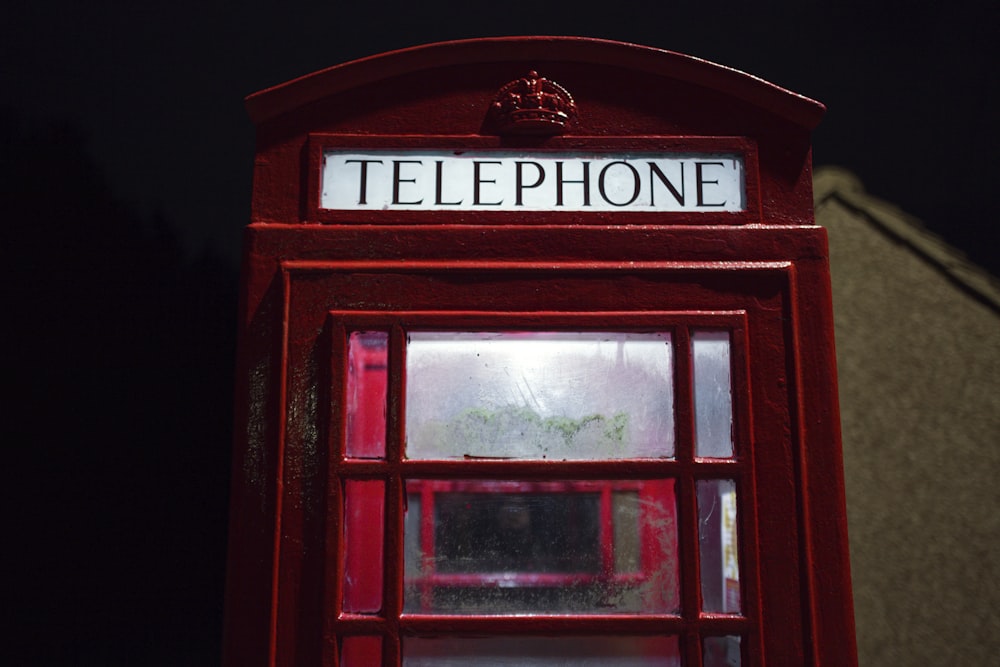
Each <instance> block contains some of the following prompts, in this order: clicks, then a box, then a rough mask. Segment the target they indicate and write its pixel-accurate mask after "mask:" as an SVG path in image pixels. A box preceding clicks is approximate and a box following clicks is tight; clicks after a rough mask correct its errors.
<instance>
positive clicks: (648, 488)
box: [404, 480, 678, 614]
mask: <svg viewBox="0 0 1000 667" xmlns="http://www.w3.org/2000/svg"><path fill="white" fill-rule="evenodd" d="M407 491H408V502H407V512H406V518H405V521H404V532H405V534H404V545H405V546H404V552H405V553H404V558H405V563H404V585H405V591H404V598H405V599H404V608H405V611H407V612H410V613H455V614H516V613H531V612H540V613H568V612H573V613H584V614H586V613H598V614H600V613H630V612H646V613H675V612H676V611H677V609H678V565H677V523H676V502H675V499H674V483H673V480H641V481H618V482H606V481H574V482H569V481H567V482H528V481H489V480H479V481H461V480H457V481H456V480H452V481H448V480H410V481H409V482H407Z"/></svg>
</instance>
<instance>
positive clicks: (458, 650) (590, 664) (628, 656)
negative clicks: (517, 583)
mask: <svg viewBox="0 0 1000 667" xmlns="http://www.w3.org/2000/svg"><path fill="white" fill-rule="evenodd" d="M403 665H404V667H469V665H476V667H510V665H519V667H680V665H681V659H680V650H679V646H678V641H677V637H674V636H653V637H643V636H628V635H615V636H606V635H598V636H583V637H530V636H524V637H520V636H514V637H441V638H424V637H406V638H404V639H403Z"/></svg>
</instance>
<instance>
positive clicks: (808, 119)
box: [246, 36, 825, 130]
mask: <svg viewBox="0 0 1000 667" xmlns="http://www.w3.org/2000/svg"><path fill="white" fill-rule="evenodd" d="M517 61H524V62H525V63H535V62H539V61H559V62H566V63H573V64H575V65H578V66H580V67H587V66H612V67H618V68H625V69H629V70H633V71H636V72H642V73H646V74H649V75H653V76H657V77H665V78H670V79H675V80H677V81H680V82H686V83H691V84H695V85H698V86H701V87H706V88H710V89H712V90H714V91H715V92H717V93H720V94H722V95H724V96H728V97H731V98H733V99H735V100H740V101H743V102H745V103H749V104H751V105H754V106H757V107H759V108H760V109H763V110H767V111H770V112H771V113H773V114H775V115H777V116H779V117H781V118H783V119H785V120H786V121H788V122H790V123H793V124H796V125H800V126H802V127H803V128H805V129H807V130H812V129H814V128H815V127H816V125H817V124H818V123H819V121H820V119H821V118H822V116H823V113H824V111H825V107H824V106H823V105H822V104H821V103H819V102H817V101H815V100H812V99H809V98H808V97H805V96H803V95H799V94H797V93H793V92H791V91H789V90H785V89H784V88H781V87H779V86H776V85H774V84H772V83H769V82H767V81H765V80H763V79H760V78H758V77H755V76H752V75H750V74H747V73H745V72H741V71H739V70H737V69H733V68H731V67H725V66H722V65H717V64H715V63H712V62H709V61H707V60H702V59H700V58H695V57H693V56H688V55H684V54H681V53H676V52H673V51H666V50H663V49H657V48H652V47H648V46H642V45H638V44H630V43H626V42H617V41H612V40H605V39H595V38H590V37H549V36H531V37H492V38H483V39H468V40H457V41H449V42H438V43H434V44H425V45H421V46H415V47H410V48H405V49H400V50H397V51H391V52H387V53H381V54H378V55H373V56H369V57H366V58H361V59H358V60H353V61H350V62H347V63H343V64H340V65H335V66H333V67H328V68H326V69H323V70H320V71H317V72H313V73H311V74H307V75H305V76H302V77H299V78H297V79H293V80H291V81H288V82H285V83H282V84H280V85H277V86H274V87H271V88H267V89H265V90H262V91H260V92H257V93H254V94H252V95H250V96H249V97H247V99H246V105H247V110H248V112H249V113H250V117H251V119H252V120H253V121H254V123H256V124H258V125H260V124H263V123H266V122H268V121H270V120H272V119H274V118H276V117H278V116H281V115H282V114H285V113H287V112H289V111H293V110H295V109H298V108H300V107H304V106H307V105H309V104H312V103H314V102H317V101H319V100H322V99H323V98H325V97H329V96H332V95H336V94H338V93H342V92H345V91H349V90H351V89H354V88H361V87H363V86H368V85H372V84H377V83H378V82H380V81H385V80H387V79H391V78H393V77H401V76H406V75H410V74H414V73H417V72H420V71H423V70H430V69H436V68H441V67H447V66H453V65H459V64H461V65H468V66H476V65H484V64H490V63H499V62H502V63H513V62H517Z"/></svg>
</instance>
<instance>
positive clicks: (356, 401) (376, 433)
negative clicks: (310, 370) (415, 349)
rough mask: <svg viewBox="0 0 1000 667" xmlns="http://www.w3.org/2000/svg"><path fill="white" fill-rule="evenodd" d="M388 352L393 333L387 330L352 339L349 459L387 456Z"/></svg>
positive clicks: (357, 334) (354, 335) (363, 333)
mask: <svg viewBox="0 0 1000 667" xmlns="http://www.w3.org/2000/svg"><path fill="white" fill-rule="evenodd" d="M388 350H389V334H387V333H386V332H384V331H355V332H353V333H352V334H351V335H350V338H349V339H348V342H347V360H348V365H347V437H346V440H347V442H346V446H345V449H346V454H347V456H349V457H352V458H364V459H375V458H383V457H384V456H385V396H386V386H387V384H388V382H387V380H388V377H389V376H388V364H387V361H388Z"/></svg>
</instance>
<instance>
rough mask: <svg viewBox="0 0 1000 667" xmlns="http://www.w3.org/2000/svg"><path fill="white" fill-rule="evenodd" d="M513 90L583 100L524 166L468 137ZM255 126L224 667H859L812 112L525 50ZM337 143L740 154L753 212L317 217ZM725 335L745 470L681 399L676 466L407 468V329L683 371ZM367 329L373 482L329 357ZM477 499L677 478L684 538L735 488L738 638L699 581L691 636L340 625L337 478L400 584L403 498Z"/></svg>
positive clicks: (438, 64)
mask: <svg viewBox="0 0 1000 667" xmlns="http://www.w3.org/2000/svg"><path fill="white" fill-rule="evenodd" d="M530 69H535V70H537V71H538V72H539V73H540V74H541V75H543V76H546V77H551V78H552V79H554V80H556V81H558V82H559V83H560V84H561V85H563V86H565V87H566V88H567V89H568V90H569V91H570V92H571V93H572V94H573V96H574V99H575V100H576V102H577V105H578V108H579V115H578V118H577V119H576V121H574V124H573V125H572V127H571V128H569V129H568V130H567V134H566V135H565V136H563V137H561V138H551V139H539V140H536V141H535V142H534V143H533V142H531V141H525V140H520V139H519V140H513V139H497V138H495V137H493V138H491V137H487V136H485V135H484V124H483V119H484V116H485V112H486V109H487V107H488V105H489V103H490V100H492V99H493V96H494V94H495V93H496V91H497V89H498V88H499V87H500V86H502V85H503V84H504V83H506V82H507V81H510V80H511V79H512V78H514V77H518V76H524V74H525V73H526V72H527V71H528V70H530ZM248 109H249V110H250V113H251V116H252V117H253V119H254V121H255V123H256V126H257V152H256V161H255V169H254V197H253V202H252V212H251V216H252V224H251V226H250V228H249V229H248V231H247V236H246V255H245V262H244V278H243V290H242V294H241V306H240V312H241V321H240V327H241V332H240V334H241V343H240V357H239V369H240V370H239V374H238V380H237V388H236V392H237V393H236V397H237V400H236V405H237V415H236V425H237V429H236V432H237V435H236V439H235V449H234V459H233V483H232V501H231V507H232V516H233V520H232V524H231V529H230V566H229V571H228V585H227V620H226V629H225V661H226V664H228V665H232V666H237V665H238V666H239V667H245V666H253V665H267V666H268V667H279V666H281V667H285V666H292V665H296V666H298V665H303V666H305V665H319V664H324V665H332V664H336V662H335V659H336V657H337V652H338V650H340V649H341V648H343V651H344V653H345V655H347V656H348V657H350V656H351V655H355V656H359V657H357V658H356V659H357V660H368V661H377V660H379V659H380V658H381V661H382V664H384V665H390V666H391V665H398V664H399V660H400V654H399V643H398V642H396V641H386V642H381V643H379V642H375V641H373V640H372V639H371V636H373V635H378V636H388V637H399V636H400V635H401V633H403V632H404V631H405V632H412V633H421V632H443V633H448V632H454V633H460V634H496V633H500V634H505V633H512V632H518V633H527V634H535V635H546V634H552V633H557V634H558V633H567V634H577V635H579V634H592V633H596V632H610V633H615V632H626V631H627V632H633V633H634V632H638V633H640V634H645V635H654V634H659V633H676V634H677V635H679V637H680V639H681V645H682V647H683V648H682V650H683V651H684V655H685V658H686V659H687V663H686V664H687V665H697V664H698V660H700V658H701V652H702V646H701V642H700V637H701V636H702V635H703V634H705V633H709V634H714V635H725V634H742V635H743V636H744V638H745V639H744V642H743V648H742V651H743V656H744V663H745V664H749V665H754V666H757V665H764V664H767V665H768V666H769V667H775V666H785V665H788V666H792V667H800V666H802V665H809V666H810V667H819V666H821V665H831V666H836V667H842V666H843V667H847V666H850V665H855V664H856V662H857V658H856V654H855V643H854V627H853V616H852V609H851V593H850V569H849V565H848V558H847V532H846V513H845V502H844V489H843V475H842V462H841V451H840V432H839V422H838V412H837V387H836V371H835V363H834V345H833V328H832V321H831V318H832V315H831V313H832V305H831V298H830V286H829V267H828V260H827V258H828V250H827V246H826V235H825V232H824V231H823V230H822V229H820V228H817V227H815V226H814V225H813V217H812V189H811V175H812V173H811V159H810V138H809V133H810V131H811V130H812V129H813V128H814V127H815V125H816V123H817V122H818V121H819V118H820V116H821V115H822V113H823V107H822V105H820V104H818V103H816V102H813V101H812V100H808V99H806V98H803V97H801V96H797V95H794V94H793V93H789V92H788V91H784V90H781V89H780V88H777V87H775V86H772V85H770V84H767V83H766V82H763V81H761V80H759V79H755V78H753V77H750V76H748V75H745V74H743V73H740V72H736V71H734V70H731V69H727V68H724V67H720V66H717V65H713V64H711V63H706V62H704V61H700V60H698V59H695V58H689V57H687V56H682V55H679V54H675V53H670V52H666V51H661V50H657V49H650V48H646V47H640V46H636V45H631V44H620V43H614V42H607V41H603V40H589V39H578V38H550V37H541V38H496V39H486V40H472V41H467V42H454V43H444V44H436V45H429V46H425V47H417V48H414V49H407V50H403V51H399V52H395V53H390V54H383V55H380V56H375V57H372V58H367V59H364V60H361V61H356V62H354V63H348V64H345V65H341V66H337V67H334V68H331V69H329V70H325V71H323V72H318V73H316V74H314V75H310V76H308V77H304V78H302V79H299V80H296V81H293V82H290V83H288V84H284V85H282V86H279V87H276V88H274V89H271V90H268V91H264V92H262V93H258V94H257V95H254V96H252V97H251V98H250V99H248ZM351 137H357V144H356V147H364V146H374V145H382V146H389V147H394V146H399V147H403V148H405V147H407V146H418V145H421V146H426V147H445V148H446V147H447V145H446V144H449V142H463V141H465V139H463V138H467V140H468V144H463V145H477V146H497V147H503V148H507V147H509V146H514V147H519V146H520V147H527V148H530V149H532V150H539V151H544V150H553V149H554V148H556V147H566V146H573V145H574V142H576V143H581V142H582V143H584V144H586V146H587V149H588V150H591V149H593V150H595V151H596V150H601V149H602V148H603V149H606V150H616V149H620V148H621V147H622V146H632V145H634V146H635V148H636V150H639V149H645V150H659V149H662V147H663V146H671V145H676V146H679V147H682V146H685V145H687V144H686V143H685V142H687V141H688V140H692V141H693V142H695V143H697V142H698V141H705V142H708V143H704V144H701V145H702V146H705V145H711V144H713V142H718V143H717V144H715V145H722V146H725V147H726V148H727V149H733V150H738V149H739V147H741V146H742V147H743V150H744V151H745V152H744V156H745V164H746V167H747V174H748V185H751V183H750V180H752V179H756V186H753V187H752V188H751V187H748V190H747V198H748V204H751V203H753V202H757V204H754V208H753V209H752V210H751V211H748V212H747V213H743V214H735V215H721V216H716V215H715V214H712V217H711V219H709V218H703V217H701V216H700V214H699V215H698V216H697V217H692V216H691V215H690V214H684V215H680V214H662V215H656V216H646V217H641V216H640V217H636V216H632V217H630V218H625V217H622V218H619V217H613V218H611V217H609V218H600V217H594V216H591V215H588V214H571V215H566V216H559V215H551V216H541V217H536V216H534V215H532V216H530V217H527V216H521V217H516V216H499V217H492V218H491V217H489V216H487V217H483V218H479V217H477V216H475V215H471V214H470V215H465V214H462V215H454V214H448V213H447V212H442V213H441V214H440V215H422V213H423V212H419V211H418V212H402V213H393V214H386V215H384V216H375V215H371V216H369V217H365V215H367V214H365V215H350V216H348V215H341V214H339V213H330V212H326V211H320V210H319V209H318V206H317V203H316V202H317V199H316V198H315V190H313V189H312V188H315V187H316V185H317V184H318V178H319V175H318V172H317V171H316V168H317V165H316V157H315V156H316V155H318V153H317V152H316V151H319V150H321V148H322V145H323V142H325V141H344V142H345V144H346V143H349V140H350V138H351ZM651 138H654V139H651ZM704 138H708V139H704ZM380 142H381V144H380ZM730 142H732V143H730ZM692 145H694V144H692ZM310 160H312V162H310ZM751 169H753V170H754V171H752V173H751ZM421 216H422V217H421ZM595 222H596V223H597V224H595ZM331 313H332V314H331ZM697 313H701V314H700V315H698V314H697ZM736 313H743V314H742V315H739V316H738V317H737V318H736V319H738V320H739V321H738V322H734V321H727V322H726V323H725V324H724V325H722V326H724V328H728V329H730V330H732V331H734V332H736V333H735V334H734V335H735V336H736V338H734V350H740V352H738V354H735V355H734V357H733V359H732V363H733V383H734V386H735V387H737V388H738V390H737V392H736V394H737V395H736V396H735V400H734V403H735V407H736V412H735V414H734V419H735V420H736V423H737V428H738V437H737V443H738V447H739V450H738V456H737V459H735V460H734V461H695V460H694V459H693V444H692V443H693V437H694V434H693V428H694V426H693V424H694V421H693V418H692V407H691V405H690V401H687V400H686V399H685V400H681V397H682V396H683V395H684V394H683V393H682V392H677V394H676V396H677V397H678V403H677V405H676V416H675V419H676V423H677V425H678V432H677V439H676V442H677V453H676V460H672V461H663V460H642V461H596V462H587V461H584V462H566V463H562V462H556V463H551V462H550V463H542V464H540V463H538V462H529V461H520V462H516V461H492V460H485V461H471V462H464V461H403V460H402V459H401V458H400V457H401V447H402V442H401V437H402V421H401V419H402V415H403V410H404V409H405V405H403V397H404V396H405V393H404V391H403V382H404V378H403V365H402V364H403V354H404V333H405V331H406V330H407V329H408V328H411V327H414V326H418V327H419V326H424V325H427V324H428V323H430V324H433V325H434V327H435V328H441V327H443V326H445V324H446V325H447V326H448V327H450V328H453V329H455V330H460V329H468V328H469V327H473V326H477V325H482V323H483V322H491V323H493V324H494V326H503V327H510V328H518V329H525V328H526V329H529V330H530V329H538V328H540V327H543V326H544V327H546V328H548V327H553V326H556V327H559V326H563V327H566V328H575V327H581V326H583V327H588V326H598V325H600V327H601V328H606V329H611V330H614V329H620V328H623V327H624V328H626V329H627V328H629V327H632V326H634V327H637V328H639V329H642V328H645V327H651V328H652V329H653V330H657V329H660V328H661V327H668V328H671V327H674V328H673V329H672V330H673V331H674V335H675V338H674V343H675V345H676V349H688V347H689V346H688V344H687V342H686V341H685V340H684V336H686V335H687V331H688V329H687V327H689V326H719V322H720V319H719V318H720V317H722V318H727V317H729V318H734V317H736V315H734V314H736ZM699 318H700V319H699ZM376 324H377V325H379V326H383V327H384V330H387V331H389V333H390V350H389V355H388V361H389V378H390V379H389V396H390V398H389V401H388V406H387V407H388V410H387V419H388V430H387V436H388V437H387V442H386V460H385V461H378V460H368V459H354V460H345V459H343V458H342V457H340V452H341V451H342V449H341V448H342V439H343V436H342V424H343V419H344V416H345V409H346V408H345V405H344V402H343V391H344V386H345V381H346V379H345V377H344V375H345V372H344V367H345V364H344V359H343V358H342V356H340V355H342V351H343V350H345V349H346V344H347V343H346V336H347V334H348V332H349V331H351V330H355V328H356V327H362V326H363V327H370V326H375V325H376ZM675 325H676V326H675ZM684 354H685V355H687V354H688V353H687V352H685V353H684ZM675 361H676V363H675V373H676V378H675V379H676V381H677V382H678V383H680V384H681V385H683V386H689V385H690V382H691V375H690V358H689V357H688V356H684V357H683V358H678V359H676V360H675ZM740 406H743V407H740ZM470 471H471V472H470ZM470 474H471V475H472V477H474V478H479V479H490V478H501V479H525V480H545V479H583V480H600V479H614V480H621V479H624V480H639V479H651V478H672V479H676V480H677V486H676V488H675V492H676V495H677V498H678V508H677V509H678V522H679V524H680V528H681V533H682V534H684V535H691V534H694V533H693V531H694V530H695V528H696V526H697V518H698V517H697V507H696V504H695V502H694V500H695V483H696V481H697V480H698V479H703V478H713V477H726V478H733V479H736V480H737V487H738V493H739V495H740V507H739V509H740V512H739V517H738V520H739V531H740V538H741V545H742V549H743V551H742V552H741V554H740V557H741V567H742V569H743V573H744V580H743V591H742V592H743V604H744V607H745V611H744V615H743V616H744V617H745V618H740V617H732V616H725V615H713V614H707V615H701V614H699V613H698V608H699V600H698V596H699V591H698V590H697V588H696V587H694V586H692V585H691V584H692V582H696V581H697V577H696V576H694V578H693V579H692V578H691V577H692V576H693V575H691V574H685V575H684V577H682V587H681V612H682V613H681V614H680V615H655V614H654V615H596V616H587V617H572V616H561V617H546V618H544V619H538V621H537V622H534V623H527V622H524V621H521V620H519V619H513V618H499V619H498V618H493V617H458V616H429V615H408V616H406V617H401V614H400V612H401V610H402V590H401V581H399V580H392V578H391V577H384V580H385V584H386V585H385V590H384V591H383V607H384V609H383V612H384V613H385V616H384V617H380V616H378V615H372V614H356V613H351V614H346V613H343V612H342V610H341V609H340V608H339V605H340V600H341V599H342V593H341V585H342V581H341V574H340V573H342V572H343V571H344V565H345V560H346V558H347V555H346V554H345V553H344V550H343V548H342V546H343V545H342V542H341V540H340V537H341V535H342V530H343V526H342V521H341V517H342V516H343V502H344V497H343V487H342V485H341V484H340V483H339V481H338V480H340V479H356V480H378V479H384V480H386V481H387V482H389V483H388V484H387V486H386V493H385V505H384V507H385V523H384V525H385V526H387V527H389V528H390V529H389V530H386V531H385V533H384V549H385V558H384V562H383V571H384V572H385V573H398V572H401V571H402V570H401V567H402V563H401V561H400V558H401V554H402V547H403V544H402V525H403V524H402V506H403V500H404V488H403V484H402V480H403V479H407V478H411V477H412V478H424V479H461V478H468V477H469V476H470ZM680 547H681V549H682V554H681V560H682V562H683V563H687V564H688V567H695V568H697V563H698V552H697V545H696V544H691V541H690V540H681V545H680Z"/></svg>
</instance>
